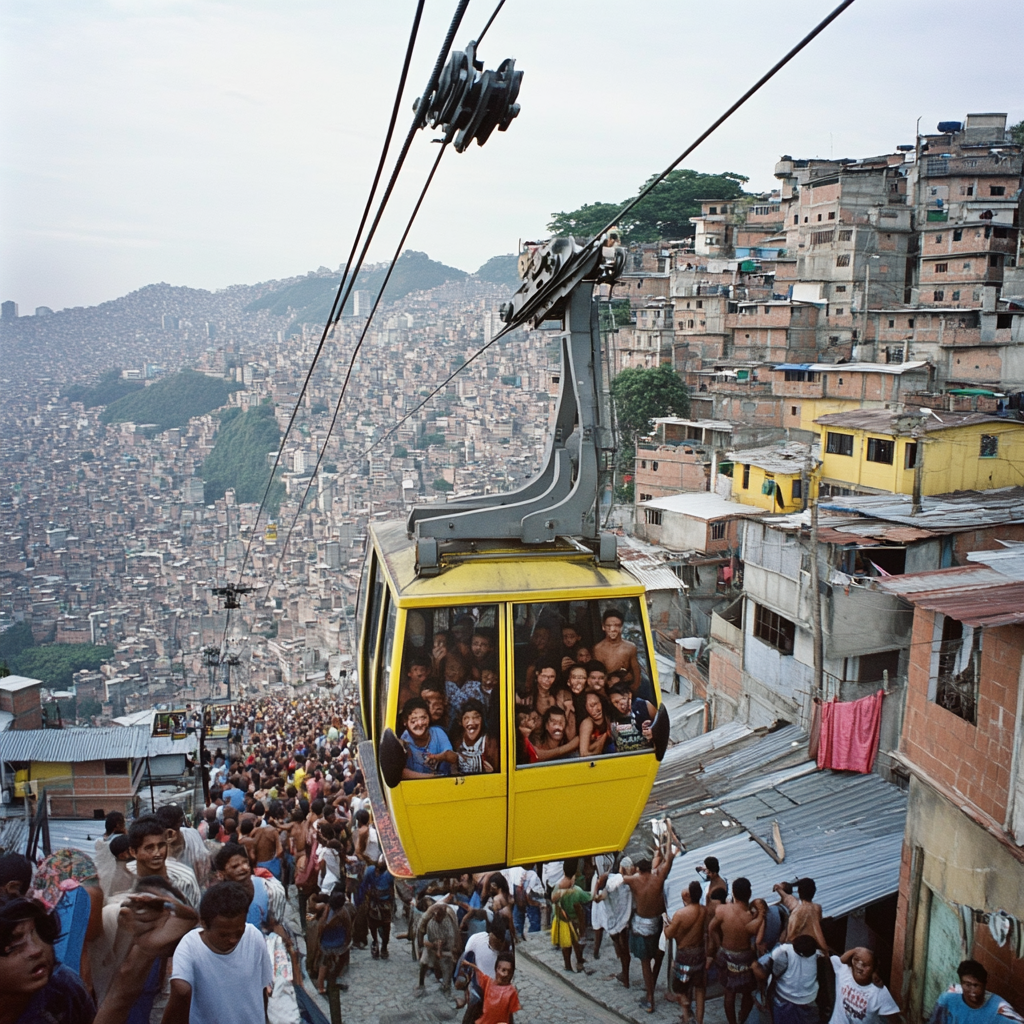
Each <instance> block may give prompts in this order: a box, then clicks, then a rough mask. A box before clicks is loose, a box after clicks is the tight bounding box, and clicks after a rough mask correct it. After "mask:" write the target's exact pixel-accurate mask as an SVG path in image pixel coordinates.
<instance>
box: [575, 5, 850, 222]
mask: <svg viewBox="0 0 1024 1024" xmlns="http://www.w3.org/2000/svg"><path fill="white" fill-rule="evenodd" d="M853 2H854V0H843V2H842V3H841V4H840V5H839V6H838V7H837V8H836V9H835V10H834V11H832V13H831V14H829V15H828V17H826V18H824V19H823V20H821V21H820V22H818V24H817V25H816V26H815V27H814V28H813V29H811V31H810V32H808V33H807V35H805V36H804V37H803V39H801V40H800V42H799V43H797V44H796V46H794V47H793V49H792V50H790V51H789V53H787V54H786V56H785V57H783V58H782V59H781V60H780V61H779V62H778V63H777V64H775V65H774V66H773V67H772V68H771V69H770V70H768V71H767V72H766V73H765V74H763V75H762V76H761V77H760V78H759V79H758V80H757V81H756V82H755V83H754V84H753V85H752V86H751V87H750V88H749V89H748V90H747V91H746V92H745V93H744V94H743V95H742V96H741V97H740V98H739V99H738V100H737V101H736V102H735V103H734V104H733V105H732V106H731V107H730V108H729V109H728V110H727V111H726V112H725V113H724V114H722V115H721V117H719V118H718V119H717V120H716V121H714V122H712V124H711V125H710V126H709V127H708V128H706V129H705V130H704V131H703V132H702V133H701V134H700V135H698V136H697V138H696V139H694V141H693V142H691V143H690V145H689V146H687V147H686V149H684V150H683V151H682V153H680V154H679V156H677V157H676V158H675V160H673V161H672V163H670V164H669V165H668V167H666V168H665V170H663V171H662V172H661V174H659V175H657V177H655V178H654V180H653V181H651V182H650V184H648V185H647V186H645V187H644V188H643V189H641V191H640V194H639V195H638V196H636V197H635V198H633V199H631V200H630V201H629V202H628V203H626V205H625V206H624V207H623V208H622V209H621V210H619V212H618V213H617V214H616V215H615V216H614V217H613V218H612V219H611V220H610V221H609V222H608V223H607V224H605V226H604V227H603V228H601V230H600V231H598V232H597V235H595V237H599V236H600V235H603V234H604V233H605V232H606V231H607V230H608V229H609V228H611V227H614V226H615V225H616V224H617V223H618V222H619V220H620V219H621V218H622V217H623V216H625V215H626V214H627V213H629V211H630V210H632V209H633V207H634V206H636V204H637V203H639V202H641V200H643V199H645V198H646V197H647V196H649V195H650V194H651V192H653V191H654V189H655V188H657V187H658V185H660V184H661V183H662V182H663V181H664V180H665V179H666V178H667V177H668V176H669V175H670V174H671V173H672V172H673V171H674V170H675V169H676V168H677V167H678V166H679V165H680V164H681V163H682V162H683V161H684V160H685V159H686V158H687V157H688V156H689V155H690V154H691V153H692V152H693V151H694V150H695V149H696V148H697V147H698V146H699V145H700V144H701V143H702V142H703V141H704V140H705V139H706V138H707V137H708V136H709V135H711V134H712V132H714V131H715V129H717V128H718V127H719V126H720V125H722V124H723V123H724V122H725V121H727V120H728V119H729V118H730V117H731V116H732V115H733V114H734V113H735V112H736V111H737V110H739V109H740V107H742V106H743V104H744V103H746V102H747V100H749V99H750V97H751V96H753V95H754V93H756V92H757V91H758V90H759V89H760V88H761V86H763V85H764V84H765V83H766V82H768V81H770V80H771V79H772V78H774V77H775V75H776V74H778V72H779V71H781V70H782V69H783V68H784V67H785V66H786V65H787V64H788V63H789V62H790V61H791V60H792V59H793V58H794V57H795V56H796V55H797V54H798V53H799V52H800V51H801V50H802V49H803V48H804V47H805V46H807V44H808V43H810V42H811V40H812V39H814V38H815V37H816V36H817V35H819V34H820V33H821V32H823V31H824V30H825V29H826V28H828V26H829V25H831V24H832V22H833V21H835V20H836V18H838V17H839V15H840V14H842V13H843V11H845V10H846V8H847V7H849V6H850V5H851V4H852V3H853Z"/></svg>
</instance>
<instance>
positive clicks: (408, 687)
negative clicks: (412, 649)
mask: <svg viewBox="0 0 1024 1024" xmlns="http://www.w3.org/2000/svg"><path fill="white" fill-rule="evenodd" d="M430 669H431V664H430V659H429V658H426V657H423V656H421V655H418V654H415V655H413V656H412V657H411V658H410V659H409V665H408V667H407V668H406V670H405V679H403V680H402V686H401V688H400V689H399V691H398V706H399V707H400V708H404V707H405V702H406V701H407V700H409V699H410V698H412V697H418V696H419V695H420V688H421V687H422V686H423V684H424V683H425V682H426V681H427V678H428V676H429V675H430Z"/></svg>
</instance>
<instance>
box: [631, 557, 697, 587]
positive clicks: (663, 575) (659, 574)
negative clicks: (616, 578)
mask: <svg viewBox="0 0 1024 1024" xmlns="http://www.w3.org/2000/svg"><path fill="white" fill-rule="evenodd" d="M620 564H621V566H622V568H623V569H625V570H626V572H628V573H629V574H630V576H634V577H636V579H638V580H639V581H640V582H641V583H642V584H643V585H644V586H645V587H646V588H647V589H648V590H685V589H686V584H685V583H684V582H683V581H682V580H681V579H680V578H679V577H678V576H677V575H676V574H675V573H674V572H673V571H672V570H671V569H670V568H669V567H668V566H667V565H665V563H664V562H658V561H656V560H655V559H653V558H646V557H645V558H632V559H625V558H624V559H623V560H622V561H621V562H620Z"/></svg>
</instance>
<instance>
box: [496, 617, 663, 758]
mask: <svg viewBox="0 0 1024 1024" xmlns="http://www.w3.org/2000/svg"><path fill="white" fill-rule="evenodd" d="M513 619H514V632H515V679H516V747H517V752H516V767H517V768H526V767H529V766H531V765H543V764H546V763H549V762H555V761H560V762H562V761H569V760H574V759H579V758H586V759H588V760H593V759H594V758H595V757H601V756H606V755H611V754H628V753H638V752H643V751H650V750H652V749H653V746H654V742H653V739H652V737H651V734H650V725H651V723H652V722H653V719H654V716H655V713H656V705H655V694H654V677H653V674H652V672H651V655H650V652H649V650H648V648H647V638H646V631H645V629H644V622H643V616H642V613H641V608H640V600H639V598H636V597H622V598H602V599H598V600H580V601H545V602H540V603H529V604H527V603H524V604H517V605H514V606H513Z"/></svg>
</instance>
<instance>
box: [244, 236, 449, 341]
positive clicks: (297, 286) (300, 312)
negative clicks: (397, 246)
mask: <svg viewBox="0 0 1024 1024" xmlns="http://www.w3.org/2000/svg"><path fill="white" fill-rule="evenodd" d="M387 269H388V265H387V264H386V263H381V264H378V265H377V266H375V267H369V268H365V269H363V270H361V271H360V272H359V276H358V277H357V278H356V287H355V289H354V290H355V291H365V292H369V293H370V302H371V303H373V302H374V301H376V298H377V295H378V293H379V292H380V289H381V285H383V283H384V278H385V276H386V275H387ZM468 276H469V275H468V274H467V273H466V271H464V270H459V269H458V268H457V267H448V266H445V265H444V264H443V263H438V262H437V261H436V260H432V259H431V258H430V257H429V256H428V255H427V254H426V253H425V252H415V251H413V250H412V249H406V251H405V252H403V253H402V255H401V256H399V257H398V262H397V263H396V264H395V271H394V273H393V274H392V275H391V280H390V281H389V282H388V288H387V292H386V294H385V296H384V298H385V300H386V301H387V302H397V301H398V300H399V299H402V298H404V297H405V296H406V295H409V294H410V293H411V292H423V291H428V290H429V289H431V288H436V287H437V286H438V285H441V284H445V283H446V282H447V281H460V280H462V279H463V278H466V277H468ZM338 282H339V279H338V277H334V276H332V277H326V276H320V275H317V276H315V277H305V278H302V279H301V280H299V281H296V282H295V283H293V284H289V285H286V286H285V287H284V288H278V289H275V290H273V291H270V292H267V294H266V295H263V296H261V297H260V298H258V299H256V300H255V301H253V302H250V303H249V305H248V306H246V307H245V308H246V310H247V311H249V312H256V311H258V310H261V309H265V310H267V311H268V312H270V313H271V314H272V315H274V316H286V315H287V314H288V313H289V311H290V312H291V314H292V322H291V324H290V326H289V328H288V330H289V332H293V331H297V330H298V327H299V325H300V324H303V323H307V324H308V323H313V324H323V323H325V322H326V320H327V317H328V316H329V315H330V312H331V306H332V305H333V303H334V296H335V294H336V293H337V291H338ZM352 312H353V300H352V299H351V298H350V299H349V301H348V303H347V304H346V306H345V314H346V315H351V314H352Z"/></svg>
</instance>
